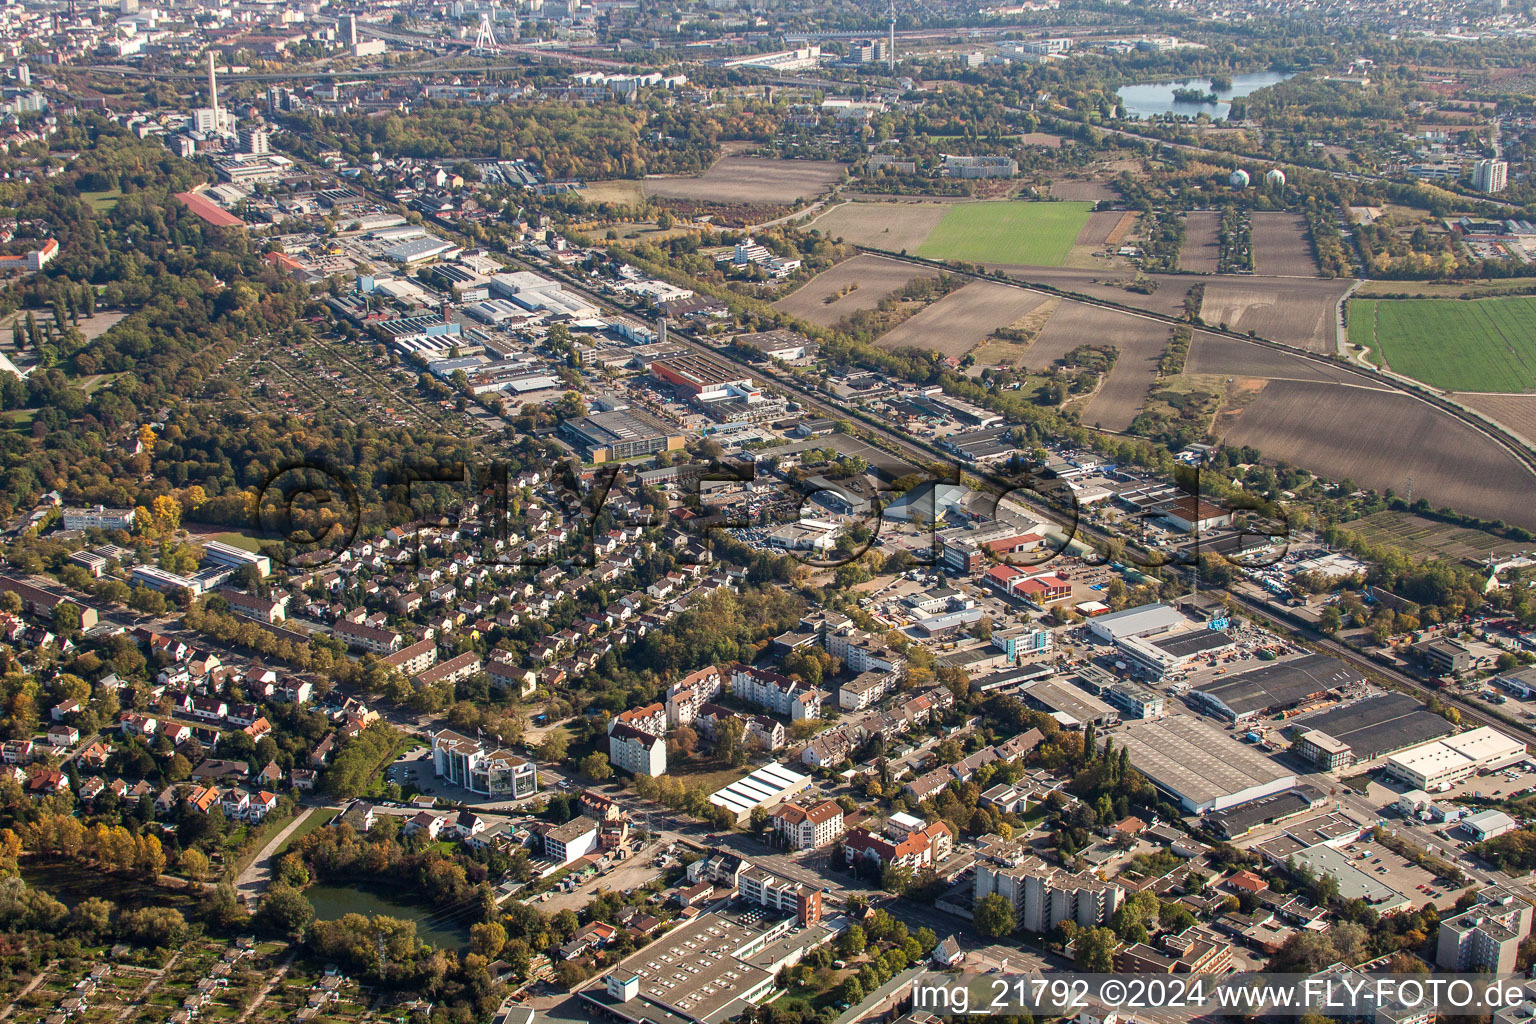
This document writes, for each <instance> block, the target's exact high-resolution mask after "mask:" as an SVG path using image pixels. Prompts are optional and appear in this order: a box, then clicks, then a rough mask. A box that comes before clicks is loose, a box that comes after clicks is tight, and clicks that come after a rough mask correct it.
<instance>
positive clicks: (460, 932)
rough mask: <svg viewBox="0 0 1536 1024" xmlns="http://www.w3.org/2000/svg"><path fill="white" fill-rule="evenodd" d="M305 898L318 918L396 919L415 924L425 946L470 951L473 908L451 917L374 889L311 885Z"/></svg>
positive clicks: (456, 911)
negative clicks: (374, 916)
mask: <svg viewBox="0 0 1536 1024" xmlns="http://www.w3.org/2000/svg"><path fill="white" fill-rule="evenodd" d="M304 895H305V896H306V897H307V898H308V899H309V902H310V904H311V905H312V906H313V907H314V908H315V917H316V919H317V920H321V921H334V920H336V919H337V918H339V917H344V916H346V915H347V914H362V915H364V916H369V917H371V916H373V915H375V914H379V915H382V916H384V917H397V918H400V919H401V920H403V921H415V922H416V937H417V938H419V939H421V941H422V942H425V943H428V944H430V945H433V946H437V947H438V948H439V949H449V950H452V951H453V952H455V953H462V952H464V951H465V950H466V949H468V948H469V926H470V924H471V920H470V918H471V916H472V915H473V913H474V908H464V907H459V908H457V909H456V910H454V911H453V912H452V913H450V914H445V913H443V912H442V911H441V910H436V909H434V908H432V907H427V906H422V905H421V904H419V903H405V902H402V901H400V900H395V899H391V898H390V897H388V896H386V895H384V893H383V892H381V891H380V890H379V889H377V888H375V887H373V886H363V885H312V886H310V887H309V888H307V889H305V890H304Z"/></svg>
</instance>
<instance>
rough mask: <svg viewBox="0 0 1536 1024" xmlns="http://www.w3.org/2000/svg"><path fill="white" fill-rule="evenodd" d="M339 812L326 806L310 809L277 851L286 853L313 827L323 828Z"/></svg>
mask: <svg viewBox="0 0 1536 1024" xmlns="http://www.w3.org/2000/svg"><path fill="white" fill-rule="evenodd" d="M340 813H341V812H340V811H337V810H332V809H331V808H328V807H320V808H317V809H316V810H314V811H312V812H311V813H310V815H309V817H307V818H305V819H304V824H302V825H300V826H299V827H298V828H296V829H294V830H293V834H292V835H290V836H289V837H288V838H287V839H286V840H284V841H283V847H282V849H280V850H278V851H277V852H278V854H279V855H281V854H285V853H287V852H288V851H289V850H291V849H293V848H294V847H295V846H297V845H298V844H299V840H301V839H303V838H304V837H305V836H307V835H309V834H310V833H311V832H313V831H315V829H318V828H324V827H325V826H326V825H329V824H330V823H331V822H332V821H333V820H335V818H336V816H337V815H338V814H340Z"/></svg>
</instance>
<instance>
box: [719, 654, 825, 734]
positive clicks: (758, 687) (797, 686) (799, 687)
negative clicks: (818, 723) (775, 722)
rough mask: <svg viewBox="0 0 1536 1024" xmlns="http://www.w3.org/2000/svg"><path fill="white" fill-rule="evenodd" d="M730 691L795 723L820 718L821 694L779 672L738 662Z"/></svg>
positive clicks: (732, 675) (732, 673)
mask: <svg viewBox="0 0 1536 1024" xmlns="http://www.w3.org/2000/svg"><path fill="white" fill-rule="evenodd" d="M731 693H732V694H734V695H735V696H737V697H740V698H741V699H742V700H744V701H748V702H749V703H752V704H756V705H757V706H758V707H760V708H765V709H766V710H768V711H772V712H773V713H774V714H778V715H783V716H784V717H786V718H788V719H789V720H790V721H792V722H798V721H800V720H801V719H804V718H820V717H821V693H820V692H819V691H818V690H816V689H815V688H814V687H811V686H807V685H806V684H805V683H803V682H801V681H800V680H798V679H791V678H789V677H788V676H785V675H780V674H779V673H777V672H769V671H767V670H765V669H759V668H751V667H749V666H746V665H736V666H734V667H733V668H732V670H731Z"/></svg>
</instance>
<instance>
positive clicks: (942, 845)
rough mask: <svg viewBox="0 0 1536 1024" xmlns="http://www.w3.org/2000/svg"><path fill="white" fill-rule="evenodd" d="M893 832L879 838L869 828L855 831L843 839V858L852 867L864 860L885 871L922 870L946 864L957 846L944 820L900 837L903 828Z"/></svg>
mask: <svg viewBox="0 0 1536 1024" xmlns="http://www.w3.org/2000/svg"><path fill="white" fill-rule="evenodd" d="M891 832H892V834H890V835H877V834H875V833H873V832H870V831H869V830H868V829H862V828H855V829H851V830H849V832H848V834H847V836H846V837H844V839H843V856H844V857H845V858H846V859H847V861H848V863H849V865H853V864H856V863H858V862H859V860H861V859H863V860H865V861H869V862H873V863H877V864H879V865H880V867H882V868H888V867H891V866H892V865H894V866H896V867H905V868H921V867H927V866H929V865H932V864H937V863H939V862H940V861H942V860H943V859H944V858H945V857H947V856H949V852H950V851H951V850H952V849H954V845H955V834H954V832H953V831H951V830H950V827H949V826H948V825H946V824H944V822H942V821H936V822H934V823H933V824H931V825H925V826H924V827H922V828H919V829H913V830H912V831H910V832H906V833H905V834H899V833H900V832H901V830H899V829H898V830H891Z"/></svg>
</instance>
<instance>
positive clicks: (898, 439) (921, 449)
mask: <svg viewBox="0 0 1536 1024" xmlns="http://www.w3.org/2000/svg"><path fill="white" fill-rule="evenodd" d="M374 198H376V199H378V200H379V201H381V202H384V203H390V202H391V200H389V199H388V198H387V197H384V196H382V195H376V196H375V197H374ZM429 219H431V220H432V221H433V222H434V224H435V225H436V226H437V227H439V228H440V229H442V230H443V231H445V232H448V233H451V234H453V235H455V236H459V231H458V229H457V226H456V225H454V224H452V222H450V221H446V220H442V219H440V218H437V217H432V218H429ZM861 248H862V249H863V251H866V252H871V253H876V254H878V255H882V256H886V257H888V258H892V259H899V260H903V261H905V262H907V263H909V264H912V265H914V266H918V267H924V268H928V267H937V268H940V269H943V270H944V271H945V272H946V273H959V272H958V271H954V270H953V269H952V268H950V267H949V266H948V265H947V264H942V263H936V262H933V261H925V260H921V259H915V258H912V257H907V256H901V255H899V254H892V253H887V252H884V251H882V250H878V249H869V248H864V247H861ZM501 255H502V256H503V257H504V258H506V259H507V260H509V261H510V262H512V263H513V264H515V265H517V266H518V267H520V268H521V269H525V270H531V271H536V272H538V273H540V274H543V275H544V276H547V277H552V278H555V279H557V280H559V281H560V282H561V284H562V285H563V286H565V287H566V288H568V289H570V290H571V291H573V292H575V293H577V294H579V295H581V296H582V297H584V298H586V299H587V300H589V301H590V302H592V303H593V304H594V305H596V306H597V307H598V308H599V309H610V310H612V309H624V310H625V311H628V310H627V308H626V307H623V306H620V304H618V303H616V302H614V301H613V300H612V299H611V298H608V297H605V296H602V295H599V294H597V293H596V292H593V291H592V290H591V289H589V288H588V287H586V285H585V284H584V283H583V282H581V281H580V280H578V279H577V278H576V277H575V276H574V275H573V274H571V273H570V272H569V271H567V270H566V269H565V268H564V267H558V266H553V265H549V264H545V263H543V262H534V261H531V260H528V259H527V258H525V257H523V256H520V255H517V254H515V253H512V252H510V251H507V250H506V249H502V250H501ZM966 276H969V277H972V278H975V279H978V280H983V279H984V280H989V281H997V280H998V278H996V277H993V276H990V275H980V274H973V273H967V274H966ZM1001 283H1004V284H1008V285H1010V286H1012V287H1017V288H1021V289H1023V290H1026V291H1037V292H1042V293H1046V294H1051V295H1060V296H1061V297H1064V298H1072V299H1073V300H1075V301H1082V302H1088V303H1091V304H1093V305H1097V306H1102V307H1105V308H1108V309H1114V310H1117V311H1120V312H1123V313H1126V314H1128V315H1132V316H1143V317H1145V318H1147V319H1150V320H1154V321H1158V322H1162V323H1167V324H1169V325H1170V326H1171V325H1176V324H1185V325H1186V326H1187V323H1186V322H1185V321H1183V320H1179V319H1176V318H1174V317H1168V316H1162V315H1159V314H1155V313H1150V312H1147V311H1145V310H1137V309H1132V308H1130V307H1126V306H1121V305H1119V304H1118V303H1113V302H1107V301H1104V300H1101V299H1095V298H1093V297H1092V296H1080V295H1077V294H1076V293H1071V292H1065V291H1062V290H1060V289H1056V288H1052V287H1050V286H1037V285H1031V284H1027V283H1024V282H1020V281H1017V280H1014V279H1005V280H1003V281H1002V282H1001ZM1202 329H1207V328H1202ZM1209 330H1211V332H1212V333H1214V334H1217V335H1221V336H1223V337H1227V338H1230V339H1232V340H1235V341H1241V342H1244V343H1246V344H1253V345H1258V346H1260V347H1263V346H1268V347H1271V348H1275V349H1279V350H1281V351H1284V352H1287V353H1291V354H1294V355H1299V356H1302V357H1305V358H1309V359H1313V360H1315V361H1317V362H1320V363H1324V364H1326V365H1328V366H1330V367H1333V368H1335V369H1346V370H1350V371H1352V372H1355V373H1357V374H1358V375H1359V376H1361V377H1363V378H1366V379H1370V380H1373V381H1376V380H1377V379H1378V378H1377V377H1376V375H1374V374H1371V373H1370V372H1369V371H1364V370H1360V369H1359V368H1356V367H1351V366H1348V365H1347V364H1344V363H1341V362H1339V361H1337V360H1334V359H1330V358H1328V357H1327V356H1323V355H1318V354H1316V353H1306V352H1301V351H1299V350H1297V349H1294V348H1291V347H1290V346H1287V345H1282V344H1280V343H1279V342H1272V341H1266V340H1264V339H1255V338H1249V337H1248V336H1246V335H1239V334H1235V333H1234V332H1232V331H1221V330H1220V329H1218V328H1209ZM668 336H669V337H671V338H675V339H677V340H679V341H681V342H682V343H684V344H685V345H687V346H688V347H689V348H690V349H692V350H694V351H695V352H697V353H698V354H700V355H703V356H707V357H708V358H710V359H714V360H718V361H723V362H727V363H731V364H733V365H735V366H737V367H739V368H741V369H743V370H746V371H748V372H750V373H751V374H753V375H756V376H760V377H764V378H766V379H768V380H771V381H772V382H773V383H774V384H775V385H777V386H778V387H780V388H782V389H783V390H784V391H785V392H787V393H789V394H792V395H794V396H795V398H796V400H797V401H799V402H800V403H802V404H803V405H804V406H805V407H806V408H808V409H811V410H814V411H816V412H818V413H820V414H822V415H827V416H830V417H832V418H834V419H849V420H854V421H856V422H858V423H859V424H860V425H861V426H862V427H863V428H864V429H865V430H867V431H869V432H870V433H871V434H873V435H874V436H876V437H878V438H880V439H881V440H882V441H883V442H884V443H885V444H886V445H887V446H889V448H891V449H894V454H898V455H900V456H902V457H907V458H909V459H914V460H916V464H917V465H919V466H925V465H927V464H929V463H931V462H932V461H933V460H938V461H940V462H943V463H952V462H953V457H952V455H951V454H950V453H949V452H947V451H945V450H944V449H942V448H940V447H939V446H938V445H936V444H931V443H928V442H926V441H923V440H921V439H918V438H914V437H912V436H911V435H909V434H906V433H905V432H902V431H898V430H895V429H894V428H892V427H891V426H890V425H889V424H886V423H884V422H883V421H881V420H879V419H878V418H876V417H874V416H870V415H868V414H866V413H864V412H862V411H861V410H858V409H853V408H849V407H846V406H843V405H841V404H839V403H837V402H836V401H835V400H833V399H830V398H828V397H827V396H825V395H822V394H820V393H818V392H816V391H814V390H812V389H810V388H807V387H806V386H804V385H803V384H801V383H800V382H799V381H797V380H795V379H793V377H792V376H790V375H787V374H783V373H781V372H779V371H778V370H777V369H776V368H774V367H772V366H771V365H769V364H761V363H753V362H749V361H747V360H745V359H743V358H741V357H740V356H737V355H735V354H734V353H732V352H730V351H728V350H723V349H720V348H716V347H715V346H712V345H709V344H706V343H705V342H703V341H701V340H699V338H698V337H697V336H696V335H695V334H694V333H693V332H692V331H689V330H687V329H685V328H678V327H674V328H672V329H671V330H670V331H669V333H668ZM1381 382H1382V383H1385V384H1387V385H1388V386H1391V387H1393V388H1394V390H1398V391H1401V392H1402V393H1405V394H1409V395H1412V396H1413V397H1416V398H1418V399H1419V400H1421V401H1428V399H1427V398H1426V397H1424V396H1420V395H1415V394H1414V392H1413V391H1412V390H1410V389H1408V388H1405V387H1400V386H1397V385H1396V384H1395V382H1392V381H1389V380H1382V381H1381ZM1430 404H1436V403H1433V402H1431V403H1430ZM1442 407H1448V408H1447V411H1454V410H1455V408H1456V407H1455V406H1453V405H1451V403H1444V405H1443V406H1442ZM1467 422H1468V423H1469V425H1472V426H1474V427H1478V428H1480V432H1483V433H1485V434H1487V435H1488V436H1490V437H1493V438H1494V439H1495V440H1499V441H1500V443H1501V445H1504V446H1505V447H1507V448H1509V449H1510V450H1511V452H1512V454H1516V455H1517V457H1519V458H1520V461H1521V462H1522V463H1523V464H1525V465H1526V466H1527V467H1530V468H1532V470H1533V471H1536V456H1533V455H1532V453H1531V452H1530V451H1529V450H1528V449H1526V448H1525V446H1524V445H1522V444H1519V443H1518V442H1514V441H1513V440H1503V439H1501V432H1498V431H1494V430H1490V429H1481V428H1482V427H1483V425H1482V424H1480V423H1477V422H1474V421H1472V420H1467ZM964 472H965V474H966V475H967V476H970V477H973V478H974V479H976V480H978V481H980V482H984V483H987V484H989V485H991V486H993V487H995V488H998V494H999V495H1002V494H1010V493H1012V494H1017V490H1016V488H1017V486H1018V483H1019V482H1018V481H1016V480H1010V479H1008V478H1006V477H1003V476H1001V475H999V474H996V473H991V472H988V471H986V470H984V469H981V468H978V467H967V468H966V469H965V471H964ZM1019 500H1020V501H1021V503H1023V504H1027V505H1030V506H1032V507H1033V508H1034V509H1035V510H1037V511H1040V512H1042V513H1044V514H1045V515H1047V516H1048V517H1050V518H1051V521H1053V522H1057V521H1058V520H1057V517H1059V516H1060V515H1061V509H1059V508H1056V507H1053V506H1052V505H1051V504H1050V503H1048V502H1045V501H1040V500H1034V501H1031V500H1028V499H1023V498H1020V499H1019ZM1072 512H1073V516H1072V522H1071V523H1070V524H1069V525H1067V526H1063V529H1064V530H1066V532H1067V533H1068V536H1074V537H1088V538H1091V539H1093V540H1096V541H1098V542H1099V543H1100V544H1101V545H1102V544H1104V543H1107V542H1109V541H1111V540H1114V541H1119V542H1121V543H1128V538H1125V537H1122V536H1120V535H1118V534H1114V533H1111V532H1110V531H1108V530H1105V529H1103V528H1102V527H1099V526H1097V525H1095V524H1093V523H1089V522H1086V521H1084V520H1082V519H1080V518H1078V517H1077V516H1076V508H1075V507H1074V508H1073V509H1072ZM1058 525H1061V524H1060V523H1059V522H1058ZM1167 568H1168V569H1169V570H1170V571H1171V572H1174V573H1175V574H1179V575H1182V576H1184V577H1185V578H1186V579H1189V578H1191V577H1192V576H1193V573H1192V572H1190V570H1189V569H1188V568H1187V567H1185V566H1181V565H1178V564H1174V563H1169V564H1168V566H1167ZM1223 592H1224V593H1228V594H1230V595H1231V596H1232V598H1233V600H1235V601H1236V602H1237V603H1238V604H1239V605H1241V606H1242V607H1244V608H1245V609H1247V610H1248V611H1249V612H1250V613H1252V614H1256V615H1259V616H1262V617H1264V618H1265V619H1268V620H1272V621H1273V620H1276V619H1279V620H1281V621H1283V622H1284V624H1285V626H1286V628H1288V629H1291V630H1293V631H1295V632H1296V633H1298V634H1299V635H1301V636H1302V637H1303V638H1304V639H1305V640H1306V641H1307V642H1308V643H1309V644H1311V645H1313V646H1314V647H1316V648H1318V649H1320V650H1323V651H1326V652H1327V653H1329V654H1331V655H1332V656H1334V657H1336V658H1339V659H1340V660H1342V661H1345V662H1347V663H1349V664H1351V665H1353V666H1354V667H1356V668H1358V669H1360V670H1361V671H1362V672H1367V673H1370V674H1374V675H1376V676H1377V677H1380V678H1384V679H1386V680H1387V681H1389V682H1390V683H1391V684H1392V685H1393V686H1395V687H1397V688H1398V689H1400V690H1402V691H1403V692H1406V693H1410V694H1412V695H1413V696H1415V697H1418V698H1420V699H1427V698H1428V697H1430V696H1434V697H1436V698H1437V699H1439V700H1441V701H1449V702H1450V703H1452V704H1454V705H1455V706H1456V708H1457V710H1458V711H1459V712H1460V714H1461V716H1462V718H1463V719H1464V720H1467V721H1471V722H1474V723H1476V724H1479V725H1487V726H1491V727H1493V728H1497V729H1500V730H1503V731H1506V732H1514V733H1516V734H1518V735H1519V736H1520V737H1521V738H1522V739H1524V740H1526V741H1527V742H1532V743H1536V729H1533V728H1531V727H1530V726H1526V725H1523V724H1520V723H1515V722H1512V721H1507V720H1505V719H1504V718H1502V717H1499V716H1495V715H1493V714H1491V713H1489V712H1488V711H1487V710H1486V709H1484V708H1480V707H1478V706H1477V705H1476V704H1475V703H1473V702H1471V701H1468V700H1465V699H1463V698H1462V697H1460V696H1459V695H1456V694H1448V693H1442V692H1440V691H1437V690H1435V689H1434V688H1432V687H1430V686H1428V685H1426V684H1424V683H1422V682H1420V681H1418V680H1416V679H1414V678H1413V677H1412V676H1409V675H1408V674H1407V673H1404V672H1401V671H1398V670H1397V669H1394V668H1392V667H1390V666H1387V665H1383V664H1381V663H1380V662H1378V661H1375V660H1374V659H1372V658H1369V657H1367V656H1366V655H1364V654H1362V653H1360V652H1359V651H1357V650H1355V649H1354V648H1352V647H1350V646H1348V645H1347V644H1343V643H1340V642H1339V641H1337V640H1334V639H1332V638H1330V637H1327V636H1324V635H1323V634H1322V633H1320V632H1318V631H1317V630H1315V629H1313V628H1311V627H1310V626H1308V625H1306V624H1305V623H1302V622H1298V621H1296V620H1295V619H1293V618H1291V617H1290V616H1288V615H1284V614H1283V613H1282V614H1279V615H1277V614H1276V610H1275V609H1273V608H1271V607H1269V606H1268V605H1266V604H1264V603H1262V602H1259V601H1255V600H1253V599H1252V598H1251V597H1248V596H1247V595H1245V594H1243V593H1241V592H1239V591H1235V590H1225V591H1223Z"/></svg>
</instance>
